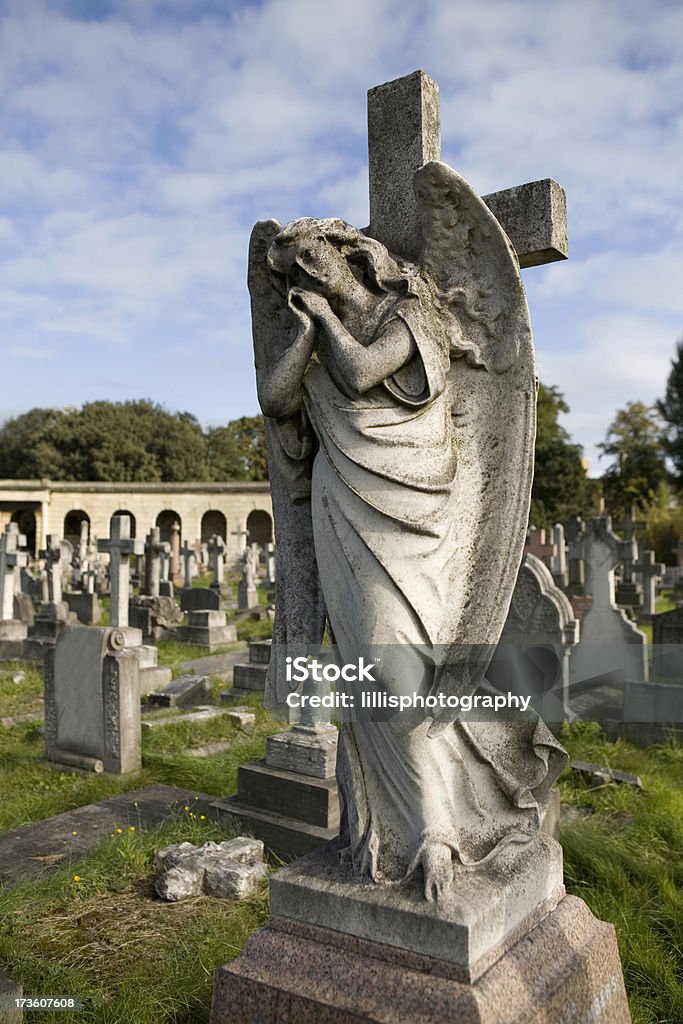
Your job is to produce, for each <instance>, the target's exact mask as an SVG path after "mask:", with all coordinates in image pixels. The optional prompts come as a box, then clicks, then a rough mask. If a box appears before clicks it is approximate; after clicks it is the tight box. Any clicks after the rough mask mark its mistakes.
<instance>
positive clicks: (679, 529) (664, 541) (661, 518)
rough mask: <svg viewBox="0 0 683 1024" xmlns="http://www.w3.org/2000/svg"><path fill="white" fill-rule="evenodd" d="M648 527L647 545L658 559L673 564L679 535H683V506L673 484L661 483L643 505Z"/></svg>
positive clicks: (645, 536) (645, 537)
mask: <svg viewBox="0 0 683 1024" xmlns="http://www.w3.org/2000/svg"><path fill="white" fill-rule="evenodd" d="M642 511H643V518H644V519H645V521H646V522H647V529H646V530H645V533H644V535H643V540H644V541H645V546H646V547H647V548H649V549H650V550H652V551H654V553H655V555H656V556H657V561H659V562H664V563H666V564H667V565H673V564H674V563H675V561H676V549H677V547H678V539H679V537H683V508H681V506H680V505H679V503H678V501H677V499H676V495H675V494H674V492H673V490H672V488H671V485H670V484H668V483H661V484H660V485H659V487H658V488H657V491H656V493H655V494H654V495H653V496H652V500H651V501H650V502H649V503H648V504H646V505H645V506H644V507H643V510H642Z"/></svg>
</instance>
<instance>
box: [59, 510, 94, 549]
mask: <svg viewBox="0 0 683 1024" xmlns="http://www.w3.org/2000/svg"><path fill="white" fill-rule="evenodd" d="M82 523H87V524H88V532H87V534H86V536H87V538H88V540H90V516H89V515H88V513H87V512H84V511H83V510H82V509H73V511H71V512H67V514H66V515H65V516H64V540H68V541H69V543H70V544H71V545H72V546H73V549H74V551H75V552H78V549H79V545H80V543H81V529H82V526H81V524H82Z"/></svg>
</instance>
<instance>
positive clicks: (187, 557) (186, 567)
mask: <svg viewBox="0 0 683 1024" xmlns="http://www.w3.org/2000/svg"><path fill="white" fill-rule="evenodd" d="M180 556H181V558H182V560H183V573H184V575H185V580H184V583H183V586H184V587H191V586H192V577H193V576H194V574H195V566H196V564H197V552H196V551H195V549H194V548H192V547H190V545H189V544H188V543H187V541H185V543H184V544H183V546H182V547H181V549H180Z"/></svg>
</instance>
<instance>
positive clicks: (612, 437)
mask: <svg viewBox="0 0 683 1024" xmlns="http://www.w3.org/2000/svg"><path fill="white" fill-rule="evenodd" d="M598 447H599V448H600V449H601V451H602V453H603V455H608V456H610V458H611V459H612V460H613V461H612V464H611V466H610V467H609V468H608V469H607V472H606V473H605V475H604V477H603V489H604V494H605V502H606V505H607V509H608V511H609V512H610V514H611V515H612V516H621V515H623V513H624V511H625V509H626V508H628V506H629V505H636V506H637V507H638V508H639V509H640V510H641V511H642V510H644V509H645V507H646V506H647V505H649V504H650V503H651V502H652V501H653V499H654V496H655V494H656V493H657V492H658V490H659V488H660V487H661V486H662V484H664V483H665V482H666V480H667V477H668V474H667V470H666V460H665V454H664V448H663V445H662V423H661V420H660V418H659V415H658V413H657V410H656V408H655V407H653V406H649V405H645V404H644V403H643V402H629V403H628V405H627V406H626V408H625V409H620V410H619V411H618V412H617V414H616V416H615V417H614V419H613V421H612V423H611V424H610V426H609V428H608V430H607V436H606V437H605V440H604V441H603V442H602V444H600V445H599V446H598Z"/></svg>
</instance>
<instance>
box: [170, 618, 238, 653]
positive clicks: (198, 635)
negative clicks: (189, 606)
mask: <svg viewBox="0 0 683 1024" xmlns="http://www.w3.org/2000/svg"><path fill="white" fill-rule="evenodd" d="M177 637H178V639H179V640H180V641H182V642H183V643H187V644H195V645H196V646H197V647H206V649H207V650H209V651H213V650H215V648H216V647H223V646H225V645H226V644H232V643H235V641H236V640H237V630H236V629H235V627H234V626H233V625H228V623H227V617H226V613H225V612H224V611H218V610H216V611H210V610H207V609H200V610H198V611H191V612H188V615H187V625H185V626H179V627H178V631H177Z"/></svg>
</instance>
